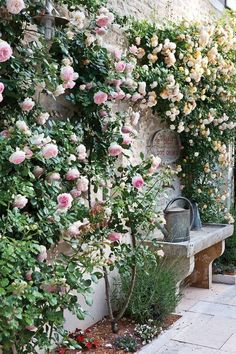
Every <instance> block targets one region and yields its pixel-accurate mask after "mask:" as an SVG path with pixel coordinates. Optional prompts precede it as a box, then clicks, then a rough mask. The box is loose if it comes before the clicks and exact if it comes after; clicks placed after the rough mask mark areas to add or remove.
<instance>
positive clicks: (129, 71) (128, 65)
mask: <svg viewBox="0 0 236 354" xmlns="http://www.w3.org/2000/svg"><path fill="white" fill-rule="evenodd" d="M133 70H134V64H131V63H127V64H126V72H127V73H132V71H133Z"/></svg>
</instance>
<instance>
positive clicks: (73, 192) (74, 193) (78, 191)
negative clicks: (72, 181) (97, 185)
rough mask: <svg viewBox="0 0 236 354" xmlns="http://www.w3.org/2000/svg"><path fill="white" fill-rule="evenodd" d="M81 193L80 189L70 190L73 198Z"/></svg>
mask: <svg viewBox="0 0 236 354" xmlns="http://www.w3.org/2000/svg"><path fill="white" fill-rule="evenodd" d="M81 193H82V192H81V191H80V190H78V189H75V188H74V189H72V190H71V191H70V194H71V195H72V197H73V198H79V197H80V196H81Z"/></svg>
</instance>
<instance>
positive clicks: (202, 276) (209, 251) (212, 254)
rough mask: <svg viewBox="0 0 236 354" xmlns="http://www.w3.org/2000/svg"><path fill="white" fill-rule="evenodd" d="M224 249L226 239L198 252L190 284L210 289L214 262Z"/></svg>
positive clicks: (189, 280)
mask: <svg viewBox="0 0 236 354" xmlns="http://www.w3.org/2000/svg"><path fill="white" fill-rule="evenodd" d="M224 250H225V241H220V242H218V243H216V244H215V245H213V246H211V247H208V248H206V249H205V250H203V251H200V252H199V253H197V254H196V255H195V268H194V271H193V273H192V274H191V275H190V276H189V277H188V279H187V282H188V284H189V285H192V286H195V287H197V288H205V289H210V287H211V285H212V263H213V261H214V260H215V259H216V258H218V257H220V256H221V255H222V254H223V253H224Z"/></svg>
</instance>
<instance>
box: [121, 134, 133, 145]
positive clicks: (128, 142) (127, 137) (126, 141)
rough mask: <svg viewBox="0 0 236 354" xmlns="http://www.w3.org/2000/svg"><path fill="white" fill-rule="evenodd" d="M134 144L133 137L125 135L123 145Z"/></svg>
mask: <svg viewBox="0 0 236 354" xmlns="http://www.w3.org/2000/svg"><path fill="white" fill-rule="evenodd" d="M131 143H132V139H131V137H130V136H129V134H123V141H122V144H124V145H131Z"/></svg>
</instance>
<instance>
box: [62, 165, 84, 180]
mask: <svg viewBox="0 0 236 354" xmlns="http://www.w3.org/2000/svg"><path fill="white" fill-rule="evenodd" d="M79 176H80V173H79V171H78V169H77V168H71V169H70V170H69V171H68V172H67V173H66V176H65V178H66V180H67V181H74V180H75V179H77V178H79Z"/></svg>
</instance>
